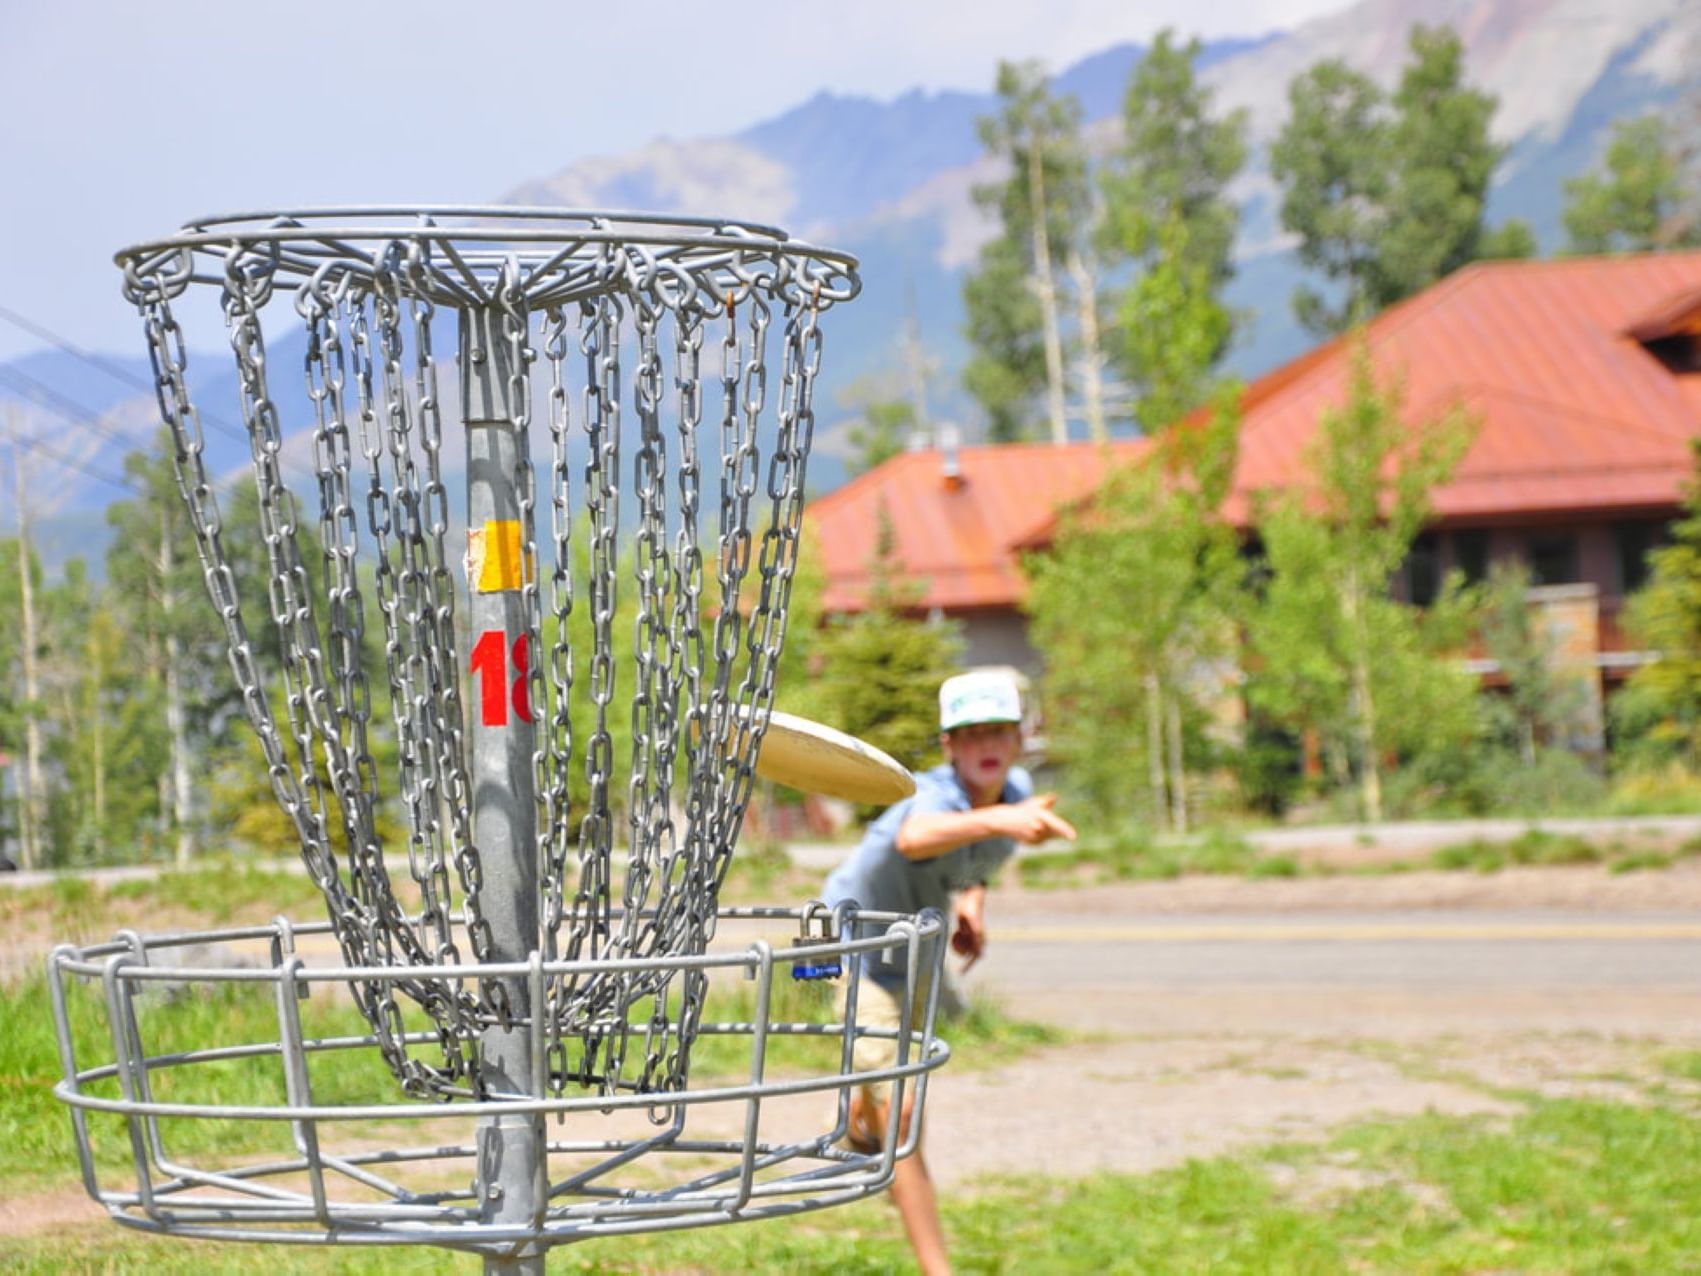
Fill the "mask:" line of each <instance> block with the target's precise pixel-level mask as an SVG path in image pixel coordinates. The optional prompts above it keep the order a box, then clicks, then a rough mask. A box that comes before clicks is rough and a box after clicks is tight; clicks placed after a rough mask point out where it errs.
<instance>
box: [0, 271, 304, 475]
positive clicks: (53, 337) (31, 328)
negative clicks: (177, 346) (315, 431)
mask: <svg viewBox="0 0 1701 1276" xmlns="http://www.w3.org/2000/svg"><path fill="white" fill-rule="evenodd" d="M0 319H5V320H6V321H7V322H9V323H12V324H15V325H16V326H17V327H19V328H22V329H23V330H24V331H25V332H28V333H30V334H31V335H32V336H36V337H39V338H41V339H42V340H43V341H47V342H49V343H51V344H52V345H54V346H56V347H57V348H58V349H60V350H62V351H64V352H65V353H66V354H68V355H71V356H72V357H73V358H77V359H81V360H83V361H84V362H85V363H88V364H90V365H92V366H93V367H96V368H99V369H100V370H101V371H102V372H105V373H106V374H107V375H108V376H110V377H113V378H114V379H116V380H118V381H121V382H123V383H124V384H125V385H128V386H131V387H133V388H135V389H138V390H141V391H144V392H146V393H147V394H149V395H152V394H153V393H154V388H155V387H154V384H153V382H151V381H149V380H147V379H146V378H144V377H138V376H136V375H135V374H133V373H131V372H128V371H126V370H125V369H124V368H121V367H119V366H118V365H117V364H115V363H112V362H111V361H110V360H107V359H103V358H101V357H100V356H99V355H95V354H90V353H88V352H87V351H86V350H82V349H80V348H79V347H77V346H75V345H73V344H72V343H71V342H70V341H68V340H67V339H65V338H64V337H61V336H59V335H58V334H57V333H55V332H53V331H52V330H51V329H49V328H44V327H42V326H41V325H40V324H38V323H36V322H35V321H34V320H32V319H29V318H26V317H25V316H23V315H20V314H18V313H17V311H15V310H12V309H10V308H9V307H7V306H4V305H0ZM0 377H3V378H5V379H7V380H9V381H11V382H12V384H13V385H14V386H24V387H26V388H27V390H28V392H29V394H30V396H31V397H32V398H34V399H36V400H37V401H38V402H39V403H40V405H41V406H42V407H45V408H47V409H48V410H49V411H51V412H55V413H56V414H57V415H59V416H62V417H64V418H65V419H66V420H68V421H72V422H75V423H77V424H79V425H83V426H86V427H88V428H89V429H91V430H93V431H95V433H97V434H99V435H101V436H102V437H103V438H105V439H106V440H107V441H108V442H112V443H117V444H119V445H121V446H123V447H125V448H129V449H138V448H145V447H146V446H147V443H146V441H144V440H137V439H132V438H127V437H125V436H123V435H121V434H118V433H117V432H115V431H113V430H112V429H111V428H110V427H108V426H103V425H101V424H100V422H99V421H98V420H97V419H96V415H95V413H93V412H91V411H90V410H89V409H88V408H86V407H83V406H82V405H81V404H79V403H76V402H75V401H73V400H71V399H69V398H67V397H66V396H65V395H63V394H60V393H59V392H58V391H57V390H55V389H53V387H52V386H49V385H47V384H46V383H45V382H42V381H39V380H37V379H36V378H35V377H32V376H30V375H29V373H27V372H20V371H19V370H18V369H16V368H12V367H0ZM198 415H199V417H200V420H201V423H202V424H203V425H210V426H212V427H214V428H215V429H217V430H218V431H219V433H221V434H223V435H225V436H226V437H227V438H231V439H234V440H236V441H237V442H239V443H244V444H245V443H247V442H248V435H247V433H246V432H245V431H241V430H238V429H236V428H235V427H234V426H231V425H229V424H227V423H225V422H223V421H221V420H220V419H219V418H218V417H217V416H215V415H213V414H212V413H209V412H199V413H198ZM279 460H280V462H281V463H282V465H283V468H284V469H285V470H286V471H294V473H295V476H296V477H297V478H299V479H301V480H303V481H304V482H316V481H317V478H318V476H317V475H316V474H315V473H313V472H312V471H310V470H309V469H308V468H306V466H304V465H303V464H302V463H300V462H292V461H285V460H283V458H281V457H280V458H279Z"/></svg>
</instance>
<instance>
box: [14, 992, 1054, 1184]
mask: <svg viewBox="0 0 1701 1276" xmlns="http://www.w3.org/2000/svg"><path fill="white" fill-rule="evenodd" d="M833 987H834V986H833V985H832V984H829V983H827V982H825V981H820V982H807V983H796V982H793V981H792V980H791V979H789V978H786V977H785V974H784V972H783V968H782V972H781V974H780V976H779V977H778V978H777V979H776V980H775V983H774V999H773V1002H772V1004H771V1006H770V1020H771V1021H776V1022H798V1023H826V1022H831V1021H832V1020H833V1019H834V1017H835V1015H834V1008H833ZM402 1004H403V1006H404V1013H405V1015H406V1019H405V1026H406V1027H408V1028H409V1029H410V1030H411V1029H416V1028H425V1027H428V1026H429V1025H428V1023H427V1022H426V1021H425V1019H424V1016H423V1014H421V1013H420V1012H418V1011H417V1010H414V1009H411V1006H410V1003H407V1002H405V1001H404V1002H403V1003H402ZM66 1007H67V1013H68V1016H69V1018H70V1020H71V1024H72V1034H73V1038H74V1040H75V1042H76V1050H77V1062H78V1066H79V1067H80V1068H83V1069H87V1068H90V1067H95V1066H99V1065H101V1064H105V1063H109V1062H110V1061H111V1059H112V1057H113V1050H112V1044H111V1039H110V1036H109V1035H108V1027H107V1016H106V1013H105V1009H104V1006H103V1005H102V1004H101V1002H100V998H99V988H98V985H95V986H85V985H83V984H82V983H81V982H80V981H75V980H72V981H68V984H67V997H66ZM410 1011H411V1013H410ZM301 1014H302V1021H303V1030H304V1032H305V1034H306V1035H307V1036H308V1037H309V1038H314V1037H337V1036H363V1035H365V1034H366V1033H367V1032H368V1031H369V1029H368V1027H367V1024H366V1021H365V1020H364V1019H363V1018H362V1017H361V1016H360V1014H359V1013H358V1012H357V1011H356V1010H355V1009H354V1007H353V1006H352V1005H351V1004H349V1002H348V1001H347V999H346V998H339V997H338V996H336V995H334V994H333V993H332V992H331V991H330V990H328V989H323V988H321V989H318V990H316V991H315V993H314V995H313V996H312V997H311V998H309V999H308V1000H306V1001H304V1002H302V1003H301ZM754 1015H755V996H754V991H753V988H752V986H751V985H750V984H747V983H744V982H743V981H731V982H728V983H726V984H716V985H714V986H712V987H711V991H710V994H709V998H708V1001H707V1003H706V1005H705V1008H704V1020H705V1022H729V1021H730V1022H748V1021H749V1020H751V1019H752V1018H754ZM139 1019H140V1025H141V1033H142V1039H143V1042H144V1044H145V1047H146V1049H147V1052H148V1053H149V1054H151V1055H159V1054H168V1053H173V1052H177V1051H187V1050H194V1049H199V1048H206V1047H208V1046H210V1045H213V1044H219V1045H232V1044H241V1043H250V1042H267V1041H275V1040H277V1038H278V1035H279V1032H278V1027H277V1011H276V1007H275V1002H274V998H273V989H272V987H271V986H270V985H269V984H259V983H253V984H248V983H229V984H222V985H218V986H216V987H200V988H197V989H196V990H194V991H193V992H191V993H187V994H184V995H179V996H176V997H169V996H165V995H162V994H153V995H150V996H148V997H147V999H146V1000H144V1001H142V1002H141V1003H140V1006H139ZM940 1032H941V1035H943V1036H944V1037H945V1038H946V1040H948V1041H949V1042H950V1043H951V1045H952V1047H953V1049H954V1050H955V1051H956V1052H957V1058H958V1059H959V1060H962V1061H963V1062H959V1063H956V1064H954V1065H953V1066H954V1067H956V1068H958V1069H961V1068H963V1067H966V1066H975V1065H977V1064H978V1066H981V1067H990V1066H996V1065H1001V1064H1005V1063H1009V1062H1010V1061H1011V1060H1012V1059H1014V1058H1017V1057H1020V1056H1021V1055H1023V1054H1025V1053H1028V1052H1030V1051H1033V1050H1036V1049H1042V1048H1044V1047H1047V1046H1053V1045H1058V1044H1062V1043H1063V1042H1065V1041H1067V1040H1068V1039H1069V1037H1068V1035H1067V1034H1066V1033H1064V1032H1062V1031H1061V1030H1059V1029H1056V1028H1052V1027H1049V1026H1047V1025H1044V1024H1039V1023H1033V1022H1030V1021H1027V1020H1022V1019H1017V1018H1014V1017H1012V1016H1011V1015H1009V1014H1007V1013H1006V1012H1005V1011H1004V1010H1003V1009H1002V1008H1001V1007H1000V1006H998V1005H997V1004H996V1003H995V1002H992V1001H990V1000H987V999H984V998H977V999H975V1000H974V1001H972V1002H971V1003H970V1005H969V1008H968V1011H967V1013H966V1014H964V1015H963V1016H961V1017H959V1018H957V1019H955V1020H952V1021H950V1022H949V1024H948V1025H945V1024H942V1025H941V1026H940ZM840 1050H841V1046H840V1042H839V1040H838V1038H837V1037H836V1036H825V1035H823V1036H806V1035H779V1034H776V1035H773V1036H771V1037H770V1038H769V1044H768V1052H767V1066H768V1069H769V1072H770V1074H771V1075H788V1074H789V1075H793V1076H801V1075H809V1074H815V1075H821V1074H831V1073H834V1072H836V1071H837V1068H838V1063H839V1057H840ZM435 1056H436V1051H435V1048H434V1047H427V1048H424V1049H423V1050H422V1054H421V1057H422V1058H425V1059H431V1058H434V1057H435ZM750 1058H751V1037H750V1035H749V1034H748V1033H739V1034H731V1035H720V1034H715V1035H706V1036H704V1037H702V1038H700V1039H699V1040H698V1042H697V1043H696V1044H695V1046H694V1047H693V1050H692V1072H693V1076H694V1077H696V1078H698V1080H699V1081H702V1080H706V1079H710V1078H728V1077H742V1076H747V1075H748V1073H749V1070H750ZM309 1068H310V1075H311V1080H312V1084H313V1091H314V1097H315V1099H316V1100H318V1101H320V1102H323V1103H329V1104H341V1103H353V1102H379V1103H383V1102H393V1101H396V1100H397V1098H398V1092H397V1090H396V1087H395V1084H394V1082H393V1080H392V1078H391V1076H390V1073H389V1071H388V1069H387V1068H386V1067H385V1066H384V1065H383V1063H382V1061H381V1060H380V1059H379V1057H378V1056H377V1054H376V1052H374V1051H372V1050H369V1049H359V1050H338V1051H327V1052H322V1053H316V1054H314V1055H313V1056H311V1058H310V1063H309ZM61 1075H62V1074H61V1068H60V1061H59V1055H58V1045H57V1039H56V1036H55V1033H54V1027H53V1020H52V1014H51V1010H50V1000H49V992H48V985H47V979H46V977H45V976H43V975H35V976H32V977H31V978H29V979H27V980H24V981H22V982H21V983H17V984H13V985H10V986H3V985H0V1183H5V1184H6V1185H7V1188H8V1190H12V1191H17V1190H25V1189H28V1188H31V1187H36V1186H40V1185H42V1184H45V1183H47V1182H49V1181H51V1180H52V1179H53V1178H54V1177H56V1176H60V1175H62V1174H63V1173H64V1168H65V1167H67V1166H69V1165H70V1164H71V1158H72V1152H73V1144H72V1141H71V1137H70V1119H69V1116H68V1112H67V1109H66V1108H65V1107H64V1106H63V1105H62V1104H61V1103H59V1101H58V1100H57V1099H55V1098H54V1097H53V1095H52V1087H53V1086H54V1084H55V1083H56V1082H58V1081H59V1079H60V1077H61ZM90 1091H91V1093H94V1094H97V1095H101V1096H102V1097H116V1096H117V1094H118V1089H117V1085H116V1083H115V1082H106V1083H96V1084H94V1085H92V1086H91V1087H90ZM154 1091H155V1095H156V1097H157V1098H158V1099H160V1100H161V1101H168V1102H169V1101H171V1100H172V1099H174V1098H177V1099H182V1098H184V1097H192V1100H193V1101H196V1102H207V1103H216V1104H221V1105H236V1104H241V1105H251V1106H260V1105H276V1104H281V1103H282V1102H284V1099H285V1091H284V1080H283V1071H282V1068H281V1067H280V1065H279V1063H278V1061H277V1060H276V1059H275V1058H273V1057H269V1056H268V1057H261V1058H257V1059H248V1060H231V1061H222V1062H211V1063H199V1064H196V1065H193V1066H192V1067H183V1068H169V1069H165V1070H162V1071H159V1072H157V1073H156V1074H155V1080H154ZM90 1120H91V1123H92V1125H91V1130H92V1134H93V1143H94V1146H95V1148H96V1151H97V1154H102V1155H110V1156H111V1157H112V1158H113V1159H112V1161H111V1162H110V1164H111V1165H112V1166H118V1165H121V1164H123V1165H127V1164H128V1151H127V1147H128V1143H127V1140H126V1138H125V1136H124V1134H123V1126H122V1123H121V1122H120V1121H119V1120H118V1119H117V1118H114V1117H106V1116H101V1115H95V1116H92V1117H91V1118H90ZM162 1126H164V1127H165V1131H166V1134H167V1137H168V1145H169V1146H171V1147H172V1148H173V1150H174V1151H177V1152H179V1153H181V1154H182V1155H185V1156H190V1155H195V1154H203V1153H204V1154H216V1155H221V1156H222V1155H228V1154H244V1153H258V1152H261V1151H265V1150H275V1149H276V1148H277V1147H278V1146H279V1143H278V1141H279V1139H280V1137H283V1136H287V1133H288V1131H287V1127H285V1126H283V1125H281V1124H280V1123H277V1122H246V1121H234V1120H232V1121H224V1120H210V1119H195V1120H187V1119H177V1120H166V1121H164V1122H162Z"/></svg>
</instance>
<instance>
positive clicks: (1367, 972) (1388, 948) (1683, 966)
mask: <svg viewBox="0 0 1701 1276" xmlns="http://www.w3.org/2000/svg"><path fill="white" fill-rule="evenodd" d="M992 938H993V946H992V948H991V950H990V951H989V953H988V955H987V957H986V959H985V960H984V961H983V962H982V963H981V964H980V966H979V967H977V969H976V970H975V972H973V974H972V975H971V977H970V981H969V983H970V986H971V987H972V986H974V985H975V984H982V985H984V986H986V987H988V988H990V989H992V990H994V991H996V992H997V993H998V994H999V995H1000V997H1002V998H1003V999H1004V1000H1005V1001H1007V1002H1008V1003H1010V1004H1011V1005H1012V1006H1013V1007H1015V1008H1017V1009H1019V1010H1021V1011H1022V1012H1024V1013H1030V1014H1034V1015H1037V1016H1042V1017H1046V1018H1051V1019H1058V1020H1062V1021H1065V1022H1068V1023H1071V1024H1073V1025H1075V1026H1077V1027H1082V1028H1097V1029H1101V1030H1104V1031H1114V1032H1118V1033H1124V1032H1144V1033H1163V1032H1198V1031H1222V1032H1264V1031H1280V1032H1295V1031H1316V1032H1340V1031H1349V1032H1355V1033H1356V1032H1366V1033H1371V1034H1373V1035H1389V1034H1396V1035H1405V1034H1406V1033H1408V1032H1410V1033H1418V1032H1423V1033H1431V1032H1477V1031H1505V1030H1514V1031H1516V1030H1525V1029H1528V1030H1542V1031H1573V1030H1594V1031H1603V1032H1631V1033H1657V1034H1659V1035H1670V1034H1671V1033H1673V1032H1675V1033H1677V1034H1678V1035H1691V1034H1698V1033H1701V912H1671V913H1636V914H1612V915H1602V914H1599V913H1588V914H1582V913H1577V914H1565V913H1554V912H1541V913H1520V912H1489V913H1485V912H1482V911H1476V910H1472V911H1460V912H1437V911H1425V912H1422V913H1377V914H1367V915H1353V914H1341V913H1329V914H1294V913H1288V914H1284V915H1281V916H1275V917H1272V916H1267V915H1265V916H1250V915H1249V916H1234V915H1216V916H1210V917H1199V916H1192V917H1188V916H1181V917H1168V918H1153V917H1138V918H1132V917H1131V918H1127V919H1118V918H1114V917H1105V916H1102V915H1101V916H1092V917H1082V916H1080V915H1078V914H1077V915H1068V914H1062V913H1058V914H1054V915H1047V914H1044V913H1024V914H1022V915H1019V916H1014V917H1007V918H1006V919H1005V920H1004V923H1003V924H1002V925H996V924H995V928H994V930H993V935H992Z"/></svg>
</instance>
